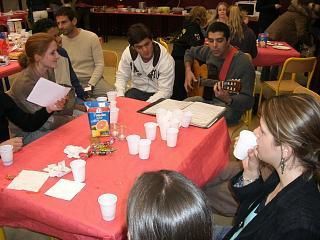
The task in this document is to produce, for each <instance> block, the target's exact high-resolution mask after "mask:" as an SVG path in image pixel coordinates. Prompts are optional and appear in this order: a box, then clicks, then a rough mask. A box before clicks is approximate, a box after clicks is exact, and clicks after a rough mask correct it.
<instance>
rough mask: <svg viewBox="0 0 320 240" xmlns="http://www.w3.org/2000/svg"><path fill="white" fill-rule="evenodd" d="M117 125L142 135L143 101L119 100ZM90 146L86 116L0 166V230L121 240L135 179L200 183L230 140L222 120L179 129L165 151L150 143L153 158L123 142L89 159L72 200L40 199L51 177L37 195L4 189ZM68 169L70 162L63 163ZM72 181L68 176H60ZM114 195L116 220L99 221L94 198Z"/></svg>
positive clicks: (224, 155) (218, 164)
mask: <svg viewBox="0 0 320 240" xmlns="http://www.w3.org/2000/svg"><path fill="white" fill-rule="evenodd" d="M117 101H118V106H119V107H120V115H119V122H120V123H121V124H125V125H126V126H127V132H128V134H132V133H137V134H140V135H141V136H144V127H143V123H144V122H146V121H155V117H153V116H148V115H143V114H139V113H136V111H137V110H138V109H140V108H142V107H144V106H145V105H146V103H145V102H141V101H137V100H133V99H127V98H118V99H117ZM89 142H90V132H89V127H88V119H87V116H86V115H84V116H81V117H79V118H77V119H75V120H74V121H72V122H70V123H68V124H66V125H64V126H62V127H61V128H59V129H57V130H56V131H53V132H52V133H50V134H48V135H46V136H44V137H43V138H40V139H38V140H37V141H35V142H33V143H31V144H29V145H28V146H26V147H24V148H23V149H22V150H21V151H20V152H18V153H16V154H15V155H14V164H13V165H12V166H10V167H4V166H2V165H1V166H0V226H1V225H4V226H12V227H23V228H28V229H31V230H34V231H39V232H43V233H46V234H48V235H53V236H56V237H58V238H61V239H68V240H72V239H117V240H120V239H125V238H126V236H125V217H126V201H127V196H128V192H129V190H130V189H131V186H132V184H133V182H134V181H135V179H136V178H137V176H139V175H140V174H141V173H142V172H144V171H150V170H159V169H173V170H176V171H179V172H181V173H183V174H184V175H186V176H187V177H189V178H190V179H192V180H193V181H194V182H195V183H196V184H198V185H200V186H201V185H204V184H205V183H206V182H207V181H208V180H209V179H210V178H212V177H213V176H215V175H216V174H218V172H219V171H220V170H221V169H222V168H223V167H224V166H225V165H226V164H227V162H228V159H229V145H230V139H229V135H228V131H227V126H226V123H225V120H224V119H223V118H222V119H220V120H219V121H218V122H217V123H215V124H214V126H212V127H211V128H210V129H200V128H196V127H190V128H187V129H181V130H180V133H179V139H178V144H177V147H175V148H168V147H167V146H166V143H165V142H164V141H162V140H161V139H160V133H159V130H158V133H157V139H156V140H155V141H154V142H153V143H152V145H151V156H150V158H149V159H148V160H140V159H139V158H138V156H131V155H129V154H128V149H127V143H126V142H125V141H123V142H116V143H115V145H114V146H115V148H117V151H116V152H114V153H112V155H108V156H94V157H91V158H89V159H88V160H87V165H86V186H85V187H84V189H82V191H81V192H80V193H79V194H78V195H77V196H75V198H74V199H73V200H72V201H70V202H69V201H64V200H60V199H56V198H52V197H48V196H46V195H44V193H45V192H46V191H47V190H48V189H49V188H50V187H51V186H53V185H54V184H55V183H56V182H57V181H58V179H57V178H50V179H49V180H48V181H47V182H46V183H45V185H44V186H43V187H42V188H41V189H40V192H39V193H30V192H25V191H14V190H8V189H6V187H7V185H8V184H9V180H6V178H5V177H6V176H7V175H17V174H18V173H19V172H20V171H21V170H22V169H26V170H39V171H40V170H41V169H43V168H44V167H46V166H47V165H48V164H52V163H57V162H58V161H61V160H63V159H67V158H66V155H65V154H64V153H63V149H64V148H65V147H66V146H67V145H70V144H72V145H78V146H83V147H86V146H88V145H89ZM66 162H67V165H69V162H70V160H66ZM64 178H65V179H73V178H72V174H71V173H70V174H68V175H66V176H64ZM106 192H110V193H115V194H116V195H117V196H118V204H117V212H116V219H115V220H114V221H111V222H105V221H103V220H102V217H101V214H100V209H99V205H98V202H97V198H98V196H99V195H100V194H102V193H106Z"/></svg>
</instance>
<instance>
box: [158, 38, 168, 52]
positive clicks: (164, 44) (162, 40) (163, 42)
mask: <svg viewBox="0 0 320 240" xmlns="http://www.w3.org/2000/svg"><path fill="white" fill-rule="evenodd" d="M159 43H160V44H161V45H162V46H164V47H165V48H166V49H167V51H169V46H168V44H167V43H166V42H165V41H164V39H163V38H159Z"/></svg>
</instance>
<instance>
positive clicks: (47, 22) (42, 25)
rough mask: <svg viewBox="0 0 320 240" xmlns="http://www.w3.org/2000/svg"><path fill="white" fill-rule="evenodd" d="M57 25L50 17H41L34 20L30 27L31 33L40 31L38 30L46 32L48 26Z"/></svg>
mask: <svg viewBox="0 0 320 240" xmlns="http://www.w3.org/2000/svg"><path fill="white" fill-rule="evenodd" d="M53 27H57V24H56V22H55V21H53V20H52V19H50V18H42V19H40V20H38V21H36V22H35V23H34V24H33V27H32V34H35V33H40V32H48V30H49V29H50V28H53Z"/></svg>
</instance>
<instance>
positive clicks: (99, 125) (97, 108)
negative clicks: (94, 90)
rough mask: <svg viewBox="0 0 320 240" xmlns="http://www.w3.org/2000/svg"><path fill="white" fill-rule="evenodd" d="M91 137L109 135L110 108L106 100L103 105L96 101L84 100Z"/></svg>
mask: <svg viewBox="0 0 320 240" xmlns="http://www.w3.org/2000/svg"><path fill="white" fill-rule="evenodd" d="M84 104H85V106H86V107H87V112H88V119H89V125H90V130H91V135H92V137H100V136H109V134H110V127H109V126H110V109H109V104H108V103H107V102H106V104H104V105H103V106H102V105H101V104H99V103H98V102H97V101H92V102H85V103H84Z"/></svg>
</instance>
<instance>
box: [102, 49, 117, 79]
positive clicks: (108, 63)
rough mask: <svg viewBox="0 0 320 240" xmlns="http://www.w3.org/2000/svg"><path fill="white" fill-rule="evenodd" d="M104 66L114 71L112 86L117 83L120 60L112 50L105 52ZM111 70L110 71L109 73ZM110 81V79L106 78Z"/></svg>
mask: <svg viewBox="0 0 320 240" xmlns="http://www.w3.org/2000/svg"><path fill="white" fill-rule="evenodd" d="M103 58H104V66H105V67H107V68H111V69H112V76H113V77H112V79H111V82H110V84H112V85H113V84H114V83H115V79H116V72H117V70H118V64H119V58H118V54H117V53H116V52H114V51H111V50H103ZM109 70H110V69H108V71H109ZM106 79H108V78H106Z"/></svg>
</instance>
